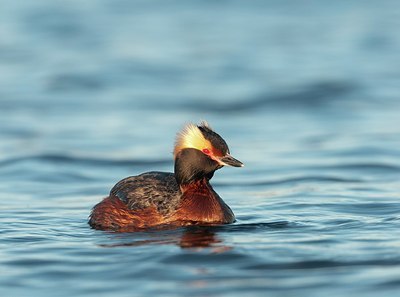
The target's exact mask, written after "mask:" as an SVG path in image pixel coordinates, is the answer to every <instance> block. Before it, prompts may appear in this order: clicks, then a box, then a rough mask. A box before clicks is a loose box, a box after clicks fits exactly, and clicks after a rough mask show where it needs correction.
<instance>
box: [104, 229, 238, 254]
mask: <svg viewBox="0 0 400 297" xmlns="http://www.w3.org/2000/svg"><path fill="white" fill-rule="evenodd" d="M142 232H143V230H142ZM147 232H148V231H147ZM154 232H155V234H153V236H152V237H154V238H149V239H144V240H137V238H135V237H136V236H135V235H136V234H137V232H133V233H131V238H132V241H128V242H125V240H126V239H127V238H126V237H124V239H125V240H124V242H123V243H112V244H100V246H102V247H121V246H132V247H135V246H142V245H144V246H146V245H152V244H156V245H157V244H161V245H164V244H173V245H177V246H179V247H181V248H210V247H213V251H215V252H224V251H227V250H230V249H231V247H228V246H224V245H223V244H222V243H223V241H222V240H221V239H219V238H218V236H216V234H215V232H213V231H212V229H210V228H208V227H192V228H186V229H185V230H183V231H182V232H180V230H179V233H178V232H168V233H163V232H162V231H161V230H154Z"/></svg>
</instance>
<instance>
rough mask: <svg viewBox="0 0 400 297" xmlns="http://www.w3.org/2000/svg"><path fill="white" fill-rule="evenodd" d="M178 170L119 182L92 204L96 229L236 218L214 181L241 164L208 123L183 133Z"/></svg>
mask: <svg viewBox="0 0 400 297" xmlns="http://www.w3.org/2000/svg"><path fill="white" fill-rule="evenodd" d="M174 159H175V170H174V171H175V172H174V173H169V172H146V173H143V174H141V175H138V176H131V177H127V178H125V179H123V180H121V181H119V182H118V183H117V184H116V185H115V186H114V187H113V188H112V189H111V192H110V194H109V196H108V197H106V198H105V199H104V200H103V201H101V202H100V203H98V204H97V205H95V206H94V207H93V210H92V213H91V215H90V218H89V224H90V226H92V227H93V228H95V229H101V230H116V231H125V230H127V231H132V230H136V229H143V228H149V227H155V226H159V225H176V226H186V225H202V224H204V225H207V224H227V223H232V222H234V221H235V216H234V214H233V212H232V210H231V209H230V208H229V206H228V205H226V204H225V202H224V201H223V200H222V199H221V197H219V196H218V194H217V193H216V192H215V191H214V189H213V188H212V186H211V185H210V183H209V181H210V179H211V178H212V177H213V175H214V172H215V171H216V170H217V169H220V168H222V167H223V166H225V165H228V166H234V167H242V166H243V163H242V162H240V161H239V160H236V159H235V158H233V157H232V156H231V155H230V154H229V148H228V146H227V144H226V142H225V141H224V140H223V139H222V137H221V136H219V135H218V134H217V133H215V132H214V131H213V130H212V129H211V127H210V126H209V125H208V123H207V122H201V123H200V124H199V125H194V124H188V125H186V126H185V127H184V129H183V130H182V131H181V132H180V133H178V135H177V139H176V143H175V149H174Z"/></svg>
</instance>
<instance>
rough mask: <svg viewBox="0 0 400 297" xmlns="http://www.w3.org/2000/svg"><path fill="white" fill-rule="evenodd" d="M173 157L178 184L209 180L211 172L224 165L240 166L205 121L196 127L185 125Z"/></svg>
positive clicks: (179, 135)
mask: <svg viewBox="0 0 400 297" xmlns="http://www.w3.org/2000/svg"><path fill="white" fill-rule="evenodd" d="M174 156H175V177H176V179H177V181H178V183H179V184H187V183H190V182H192V181H195V180H199V179H202V178H207V179H211V177H212V176H213V174H214V172H215V170H217V169H219V168H221V167H223V166H225V165H228V166H234V167H242V166H243V163H242V162H240V161H239V160H236V159H235V158H233V157H232V156H231V155H230V153H229V148H228V145H227V144H226V142H225V140H224V139H223V138H222V137H221V136H220V135H218V134H217V133H216V132H214V131H213V130H212V129H211V128H210V126H209V125H208V124H207V123H206V122H202V123H201V124H200V125H198V126H196V125H193V124H189V125H187V126H186V127H185V128H184V130H183V131H182V132H181V133H179V134H178V137H177V141H176V144H175V150H174Z"/></svg>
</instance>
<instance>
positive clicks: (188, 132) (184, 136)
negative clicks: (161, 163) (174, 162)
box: [174, 121, 211, 157]
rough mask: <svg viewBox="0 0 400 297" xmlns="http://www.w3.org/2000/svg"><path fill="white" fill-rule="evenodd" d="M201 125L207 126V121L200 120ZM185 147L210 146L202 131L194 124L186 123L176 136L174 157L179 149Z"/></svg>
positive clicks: (200, 148)
mask: <svg viewBox="0 0 400 297" xmlns="http://www.w3.org/2000/svg"><path fill="white" fill-rule="evenodd" d="M200 125H201V126H203V125H204V126H205V125H207V126H205V127H209V126H208V124H207V122H205V121H204V122H201V123H200ZM185 148H194V149H197V150H202V149H204V148H211V143H210V142H209V141H208V140H207V139H205V138H204V136H203V133H202V132H201V131H200V129H199V127H198V126H196V125H195V124H192V123H190V124H187V125H186V126H185V127H184V128H183V129H182V130H181V131H180V132H179V133H178V134H177V136H176V141H175V148H174V157H176V155H177V154H178V152H179V151H181V150H183V149H185Z"/></svg>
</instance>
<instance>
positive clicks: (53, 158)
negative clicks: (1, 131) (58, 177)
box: [0, 154, 171, 167]
mask: <svg viewBox="0 0 400 297" xmlns="http://www.w3.org/2000/svg"><path fill="white" fill-rule="evenodd" d="M24 162H39V163H42V162H44V163H55V164H80V165H88V166H127V167H132V166H154V165H160V166H161V165H168V164H170V163H171V160H169V159H168V160H167V159H158V160H157V159H155V160H144V159H136V160H135V159H107V158H93V157H91V158H89V157H78V156H70V155H63V154H59V155H57V154H54V155H53V154H42V155H35V156H22V157H15V158H8V159H5V160H2V161H0V167H1V166H8V165H14V164H19V163H24Z"/></svg>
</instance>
